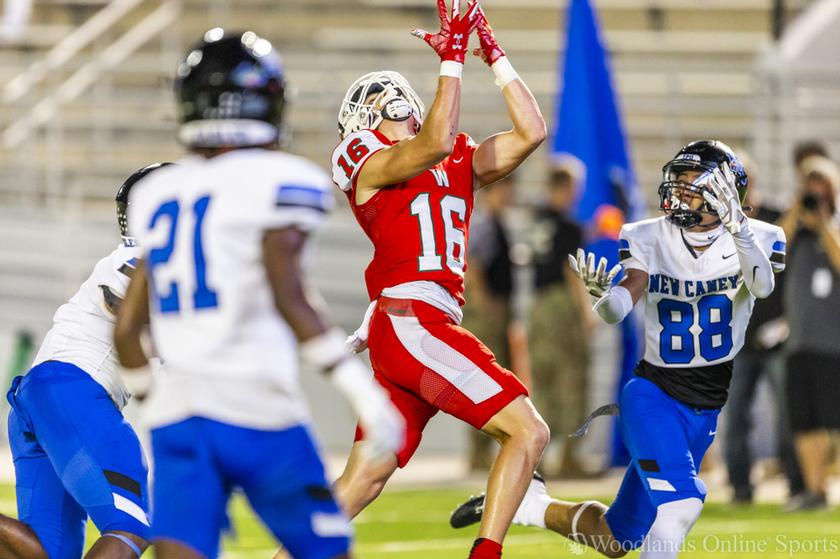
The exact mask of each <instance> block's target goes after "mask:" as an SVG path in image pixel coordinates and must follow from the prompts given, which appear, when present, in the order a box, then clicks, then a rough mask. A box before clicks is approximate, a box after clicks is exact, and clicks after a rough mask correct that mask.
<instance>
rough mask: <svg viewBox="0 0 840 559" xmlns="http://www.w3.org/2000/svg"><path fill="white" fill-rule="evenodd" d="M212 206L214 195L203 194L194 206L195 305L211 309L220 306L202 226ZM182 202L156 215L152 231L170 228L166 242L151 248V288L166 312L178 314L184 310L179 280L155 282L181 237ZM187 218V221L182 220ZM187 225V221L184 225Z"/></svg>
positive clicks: (162, 208) (170, 204) (166, 204)
mask: <svg viewBox="0 0 840 559" xmlns="http://www.w3.org/2000/svg"><path fill="white" fill-rule="evenodd" d="M209 205H210V196H202V197H201V198H199V199H198V200H196V201H195V203H194V204H193V205H192V214H193V217H194V221H193V230H192V248H193V250H192V263H193V270H194V273H195V290H194V291H193V293H192V305H193V308H194V309H196V310H198V309H209V308H215V307H217V306H218V296H217V294H216V291H215V290H213V289H212V288H211V287H210V286H208V285H207V277H206V270H207V261H206V260H205V258H204V245H203V243H202V225H203V224H204V217H205V216H206V215H207V208H208V207H209ZM181 215H182V211H181V205H180V204H179V202H178V200H169V201H167V202H164V203H163V204H161V206H160V207H159V208H158V209H157V211H155V213H154V214H153V215H152V219H151V221H150V222H149V230H154V229H157V228H159V227H160V228H165V227H168V230H167V231H168V232H167V234H166V244H164V245H163V246H160V247H156V248H152V249H151V250H149V258H148V267H149V279H150V288H151V292H152V298H153V299H154V303H155V306H156V307H157V309H158V310H159V311H160V312H161V313H162V314H166V313H175V312H178V311H180V310H181V296H180V294H179V291H180V290H179V287H178V283H177V282H175V281H173V282H170V283H169V285H160V284H159V283H158V282H157V281H155V271H156V270H159V269H160V268H163V267H165V266H166V264H167V263H168V262H169V261H170V259H171V258H172V255H173V253H174V252H175V240H176V238H177V232H178V226H179V217H181ZM182 221H183V220H182ZM181 225H182V226H183V224H181Z"/></svg>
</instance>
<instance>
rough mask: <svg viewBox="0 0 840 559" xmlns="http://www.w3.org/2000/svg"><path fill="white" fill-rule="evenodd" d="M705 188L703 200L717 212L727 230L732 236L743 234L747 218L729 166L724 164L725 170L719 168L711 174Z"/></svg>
mask: <svg viewBox="0 0 840 559" xmlns="http://www.w3.org/2000/svg"><path fill="white" fill-rule="evenodd" d="M705 186H706V187H707V189H706V190H703V198H705V199H706V202H708V203H709V205H710V206H711V207H712V209H713V210H714V211H715V212H717V214H718V217H719V218H720V221H721V223H723V226H724V227H726V230H727V231H729V232H730V233H731V234H732V235H738V234H739V233H741V227H742V224H743V223H744V222H745V220H746V219H747V216H746V215H745V214H744V210H743V209H742V208H741V200H740V198H739V197H738V188H737V187H736V186H735V175H734V174H733V173H732V170H731V169H730V168H729V165H727V164H726V163H724V164H723V169H721V168H720V167H718V168H716V169H715V170H714V171H713V172H711V173H709V175H708V178H707V179H706V180H705Z"/></svg>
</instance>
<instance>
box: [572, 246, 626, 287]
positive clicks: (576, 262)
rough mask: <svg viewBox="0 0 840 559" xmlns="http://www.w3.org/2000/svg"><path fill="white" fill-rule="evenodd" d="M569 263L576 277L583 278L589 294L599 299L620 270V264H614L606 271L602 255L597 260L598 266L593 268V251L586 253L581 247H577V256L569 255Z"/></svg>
mask: <svg viewBox="0 0 840 559" xmlns="http://www.w3.org/2000/svg"><path fill="white" fill-rule="evenodd" d="M569 265H571V267H572V270H574V272H575V274H576V275H577V277H579V278H580V279H581V280H583V284H584V285H585V286H586V290H587V291H589V294H590V295H592V296H593V297H597V298H599V299H600V298H601V297H602V296H603V295H604V293H606V292H607V290H608V289H609V288H610V287H611V286H612V281H613V280H614V279H615V276H617V275H618V273H619V272H620V271H621V264H616V265H615V266H613V267H612V269H611V270H610V271H609V273H607V259H606V258H604V257H603V256H602V257H601V260H599V261H598V268H595V253H592V252H590V253H589V254H586V253H585V252H584V251H583V249H582V248H579V249H577V258H575V257H574V256H572V255H571V254H570V255H569Z"/></svg>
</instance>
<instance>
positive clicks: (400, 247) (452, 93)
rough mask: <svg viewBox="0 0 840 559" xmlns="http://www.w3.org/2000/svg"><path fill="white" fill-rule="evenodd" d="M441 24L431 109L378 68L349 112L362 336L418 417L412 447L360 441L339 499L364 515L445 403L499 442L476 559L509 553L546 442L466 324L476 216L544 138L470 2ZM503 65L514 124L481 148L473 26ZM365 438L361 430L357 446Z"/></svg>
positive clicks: (337, 159)
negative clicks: (507, 543) (471, 62)
mask: <svg viewBox="0 0 840 559" xmlns="http://www.w3.org/2000/svg"><path fill="white" fill-rule="evenodd" d="M438 9H439V14H440V20H441V29H440V32H438V33H436V34H431V33H427V32H425V31H420V30H415V31H413V32H412V34H413V35H415V36H417V37H419V38H421V39H423V40H424V41H425V42H426V43H428V44H429V45H430V46H432V48H434V50H435V51H436V52H437V53H438V55H440V58H441V70H440V78H439V79H438V85H437V93H436V94H435V100H434V102H433V103H432V106H431V107H430V109H429V111H428V113H427V114H425V115H424V107H423V104H422V102H421V101H420V99H419V98H418V96H417V95H416V93H415V92H414V91H413V90H412V88H411V86H410V85H409V84H408V82H407V81H406V80H405V78H403V77H402V76H401V75H400V74H398V73H396V72H374V73H371V74H367V75H365V76H363V77H361V78H360V79H359V80H357V81H356V82H355V83H354V84H353V85H352V86H351V87H350V89H349V90H348V92H347V95H346V96H345V98H344V101H343V103H342V106H341V110H340V113H339V131H340V133H341V139H342V141H341V143H340V144H339V145H338V147H336V149H335V151H334V153H333V156H332V165H333V180H334V181H335V182H336V184H337V185H338V186H339V187H340V188H341V189H342V190H343V191H344V192H345V194H346V195H347V197H348V199H349V201H350V207H351V209H352V210H353V213H354V214H355V216H356V219H357V220H358V222H359V224H360V225H361V227H362V229H363V230H364V231H365V233H366V234H367V235H368V237H369V238H370V239H371V241H372V242H373V244H374V257H373V261H372V262H371V263H370V265H369V266H368V268H367V271H366V273H365V279H366V282H367V288H368V293H369V295H370V298H371V301H372V304H371V307H370V308H369V309H368V313H367V314H366V317H365V322H364V324H363V325H362V327H361V328H360V329H359V331H357V333H356V335H355V336H354V339H353V340H352V341H353V343H354V344H355V346H356V349H357V350H360V349H363V348H364V347H365V346H366V345H368V344H369V349H370V358H371V362H372V364H373V369H374V372H375V376H376V379H377V380H378V381H379V382H380V383H381V384H382V385H383V386H384V387H385V388H386V390H387V391H388V392H389V393H390V396H391V399H392V401H393V402H394V403H395V404H396V406H397V408H398V409H400V411H401V412H402V413H403V415H404V416H405V419H406V423H407V429H406V431H407V432H406V441H405V446H404V447H403V449H402V450H401V451H400V452H399V453H398V454H397V455H396V456H394V459H393V460H392V461H391V462H390V463H389V464H386V465H385V466H376V467H374V466H370V465H368V464H365V462H364V460H362V459H361V456H362V455H361V453H360V445H359V444H356V445H354V448H353V452H352V454H351V456H350V459H349V461H348V464H347V467H346V469H345V471H344V474H343V475H342V477H341V478H340V479H339V480H338V481H337V482H336V488H337V491H338V494H339V498H340V500H341V501H342V502H343V504H344V505H345V507H346V510H347V512H348V513H349V514H350V515H351V516H352V515H356V514H358V513H359V511H361V510H362V509H363V508H364V507H365V506H367V505H368V504H369V503H370V502H371V501H373V500H374V499H375V498H376V497H377V495H379V493H380V491H381V490H382V488H383V487H384V485H385V483H386V482H387V480H388V478H389V477H390V476H391V475H392V474H393V473H394V471H395V470H396V469H397V467H402V466H405V464H406V463H407V462H408V461H409V459H410V458H411V456H412V454H414V451H415V450H416V449H417V446H418V445H419V444H420V439H421V436H422V433H423V428H424V427H425V426H426V423H427V422H428V421H429V419H430V418H431V417H432V416H433V415H435V413H437V411H438V410H443V411H444V412H446V413H449V414H451V415H453V416H455V417H458V418H459V419H461V420H463V421H465V422H467V423H469V424H470V425H472V426H473V427H475V428H476V429H481V430H482V431H484V432H485V433H487V434H488V435H489V436H491V437H493V438H495V439H496V440H497V441H498V442H499V443H500V444H501V451H500V453H499V456H498V458H497V459H496V462H495V463H494V465H493V467H492V469H491V472H490V478H489V481H488V486H487V508H486V511H487V512H485V513H484V516H483V519H482V524H481V528H480V531H479V538H478V539H477V540H476V544H475V545H474V546H473V550H472V553H471V555H470V557H471V558H484V557H488V558H489V557H494V558H495V557H500V556H501V549H502V547H501V543H502V540H503V539H504V536H505V533H506V532H507V529H508V527H509V525H510V522H511V519H512V517H513V514H514V512H515V511H516V508H517V506H518V504H519V502H520V501H521V499H522V496H523V495H524V493H525V490H526V488H527V487H528V483H529V481H530V479H531V475H532V474H533V472H534V469H535V467H536V465H537V463H538V461H539V459H540V457H541V455H542V452H543V449H544V447H545V445H546V443H547V442H548V438H549V432H548V427H547V426H546V424H545V422H543V420H542V418H541V417H540V416H539V414H538V413H537V411H536V410H535V409H534V406H533V405H532V403H531V400H530V399H529V398H528V391H527V389H526V388H525V387H524V386H523V385H522V383H520V382H519V380H518V379H517V378H516V377H515V376H514V375H513V374H512V373H511V372H510V371H508V370H506V369H504V368H502V367H501V366H500V365H499V364H498V363H497V362H496V360H495V358H494V357H493V354H492V352H491V351H490V350H488V349H487V347H486V346H484V345H483V344H482V343H481V342H480V341H479V340H478V339H477V338H476V337H475V336H473V335H472V334H470V333H469V332H468V331H466V330H465V329H463V328H461V327H460V326H459V323H460V320H461V316H462V315H461V309H460V306H461V305H463V304H464V299H463V289H464V268H465V266H466V263H465V257H466V254H467V239H468V233H467V232H468V225H469V220H470V214H471V213H472V209H473V196H474V193H475V191H476V190H478V189H480V188H482V187H484V186H487V185H489V184H491V183H493V182H495V181H497V180H499V179H501V178H502V177H504V176H506V175H508V174H509V173H511V172H512V171H513V170H514V169H516V167H517V166H519V164H520V163H522V161H524V160H525V158H526V157H528V155H529V154H530V153H531V152H533V151H534V150H535V149H536V148H537V147H538V146H539V145H540V144H541V143H542V141H543V140H544V139H545V135H546V129H545V121H544V120H543V117H542V115H541V114H540V109H539V106H538V105H537V102H536V101H535V99H534V97H533V95H532V94H531V92H530V91H529V90H528V88H527V87H526V86H525V84H524V83H523V82H522V80H521V79H520V78H519V76H518V75H517V74H516V72H515V71H514V69H513V67H512V66H511V64H510V62H509V61H508V59H507V57H506V56H505V53H504V51H503V50H502V49H501V48H500V47H499V45H498V43H497V42H496V39H495V37H494V35H493V30H492V28H491V27H490V25H489V24H488V22H487V19H486V17H485V15H484V13H483V11H482V10H481V8H480V7H479V6H478V2H477V1H476V0H474V1H472V2H471V3H470V4H469V5H468V7H467V10H466V11H465V12H464V13H463V14H460V13H459V10H458V0H455V1H454V5H453V9H452V13H451V16H448V15H447V9H446V4H445V0H438ZM474 30H477V34H478V37H479V40H480V48H477V49H475V52H474V54H476V55H478V56H481V58H482V59H483V60H484V61H485V62H486V63H487V64H488V65H489V66H490V67H491V68H492V69H493V72H494V73H495V76H496V83H497V84H498V85H499V87H500V88H501V91H502V95H503V97H504V100H505V103H506V106H507V111H508V114H509V116H510V119H511V121H512V123H513V127H512V129H511V130H508V131H506V132H501V133H499V134H496V135H493V136H491V137H489V138H487V139H486V140H485V141H484V142H482V143H481V144H478V145H476V144H475V143H474V142H473V141H472V139H471V138H470V137H469V136H468V135H466V134H462V133H458V131H457V130H458V118H459V112H460V98H461V70H462V68H463V63H464V58H465V55H466V53H467V43H468V38H469V35H470V34H471V33H472V32H473V31H474ZM362 438H363V434H362V433H361V432H357V437H356V439H357V443H359V442H361V439H362Z"/></svg>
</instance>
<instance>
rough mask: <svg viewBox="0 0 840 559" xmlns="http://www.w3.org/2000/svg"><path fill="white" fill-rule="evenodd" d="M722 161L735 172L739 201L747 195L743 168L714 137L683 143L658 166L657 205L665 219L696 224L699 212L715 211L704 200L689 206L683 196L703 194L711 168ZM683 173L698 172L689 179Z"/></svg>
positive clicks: (685, 226) (677, 223)
mask: <svg viewBox="0 0 840 559" xmlns="http://www.w3.org/2000/svg"><path fill="white" fill-rule="evenodd" d="M724 163H726V164H727V165H728V166H729V169H730V170H731V171H732V174H733V175H734V176H735V186H736V188H737V189H738V197H739V198H740V200H741V203H742V204H743V202H744V198H745V197H746V195H747V183H748V179H747V172H746V170H745V169H744V165H743V164H742V163H741V161H740V159H738V156H737V155H735V152H734V151H732V148H730V147H729V146H728V145H726V144H724V143H723V142H721V141H718V140H699V141H696V142H691V143H690V144H688V145H686V146H685V147H683V148H682V149H681V150H680V151H679V152H678V153H677V155H676V156H674V158H673V159H672V160H671V161H669V162H668V163H666V164H665V166H664V167H663V168H662V184H660V185H659V209H660V210H661V211H663V212H665V214H666V215H667V216H668V220H669V221H670V222H671V223H673V224H674V225H677V226H678V227H682V228H684V229H689V228H691V227H694V226H696V225H699V224H700V222H701V221H702V219H703V214H704V213H706V214H712V215H717V213H716V212H715V211H714V210H713V209H712V208H711V206H709V204H708V202H706V201H705V200H703V203H702V204H701V205H700V206H699V207H698V208H691V206H690V204H689V203H688V202H687V200H689V199H691V198H692V197H697V196H699V197H701V198H702V196H703V191H704V190H706V188H707V187H706V186H705V183H706V180H707V179H708V176H709V174H711V173H712V172H713V171H714V170H715V168H720V169H722V168H723V164H724ZM686 173H699V176H698V177H697V178H695V179H694V180H692V181H691V182H686V181H685V180H684V179H683V178H682V177H683V176H684V175H685V174H686Z"/></svg>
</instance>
